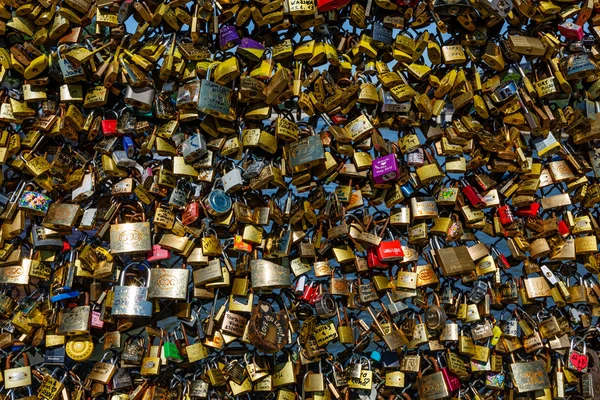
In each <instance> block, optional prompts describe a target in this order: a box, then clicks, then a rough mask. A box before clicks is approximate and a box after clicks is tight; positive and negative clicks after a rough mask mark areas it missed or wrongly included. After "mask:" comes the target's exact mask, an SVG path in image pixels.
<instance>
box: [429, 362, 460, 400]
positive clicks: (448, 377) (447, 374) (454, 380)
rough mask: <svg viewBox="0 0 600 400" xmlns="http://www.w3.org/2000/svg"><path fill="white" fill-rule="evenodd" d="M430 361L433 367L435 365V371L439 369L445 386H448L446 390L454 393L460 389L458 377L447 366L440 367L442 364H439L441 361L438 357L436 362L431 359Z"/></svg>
mask: <svg viewBox="0 0 600 400" xmlns="http://www.w3.org/2000/svg"><path fill="white" fill-rule="evenodd" d="M431 361H432V363H433V364H434V366H435V365H436V364H437V367H436V368H435V369H436V371H437V370H438V368H439V369H440V371H441V372H442V377H443V378H444V382H445V383H446V386H448V390H449V391H450V392H454V391H455V390H458V389H460V387H461V383H460V379H458V376H457V375H456V374H455V373H453V372H451V371H450V369H449V368H448V366H442V364H441V362H442V360H441V358H440V357H438V358H437V360H436V359H434V358H433V357H432V358H431ZM436 361H437V362H436Z"/></svg>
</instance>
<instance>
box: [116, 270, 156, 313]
mask: <svg viewBox="0 0 600 400" xmlns="http://www.w3.org/2000/svg"><path fill="white" fill-rule="evenodd" d="M135 265H136V263H131V264H128V265H127V266H126V267H125V268H124V269H123V271H121V279H120V280H119V286H115V289H114V300H113V307H112V315H116V316H137V317H151V316H152V302H151V301H148V286H149V285H150V269H148V267H147V266H146V265H145V264H140V265H139V266H140V267H143V268H145V269H146V282H145V285H146V286H125V276H126V275H127V270H128V269H129V268H130V267H132V266H135Z"/></svg>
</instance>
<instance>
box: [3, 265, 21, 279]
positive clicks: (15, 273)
mask: <svg viewBox="0 0 600 400" xmlns="http://www.w3.org/2000/svg"><path fill="white" fill-rule="evenodd" d="M24 271H25V270H24V268H23V267H21V266H20V265H19V266H15V267H6V268H4V275H5V276H6V277H7V278H17V277H19V276H21V275H23V272H24Z"/></svg>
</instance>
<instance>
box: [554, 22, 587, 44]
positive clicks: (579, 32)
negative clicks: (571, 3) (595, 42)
mask: <svg viewBox="0 0 600 400" xmlns="http://www.w3.org/2000/svg"><path fill="white" fill-rule="evenodd" d="M558 31H559V32H560V34H561V35H563V36H564V37H566V38H567V39H572V40H581V39H583V27H582V26H580V25H577V24H574V23H573V22H563V23H562V24H560V25H559V26H558Z"/></svg>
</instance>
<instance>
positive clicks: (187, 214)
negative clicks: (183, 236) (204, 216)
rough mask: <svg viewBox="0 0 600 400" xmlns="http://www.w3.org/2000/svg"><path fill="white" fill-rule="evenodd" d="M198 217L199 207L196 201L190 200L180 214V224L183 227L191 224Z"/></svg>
mask: <svg viewBox="0 0 600 400" xmlns="http://www.w3.org/2000/svg"><path fill="white" fill-rule="evenodd" d="M198 217H200V205H199V204H198V202H197V201H196V200H192V201H191V202H189V203H188V204H187V205H186V206H185V210H184V211H183V213H182V214H181V223H182V224H183V225H190V224H193V223H194V222H196V220H197V219H198Z"/></svg>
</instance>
